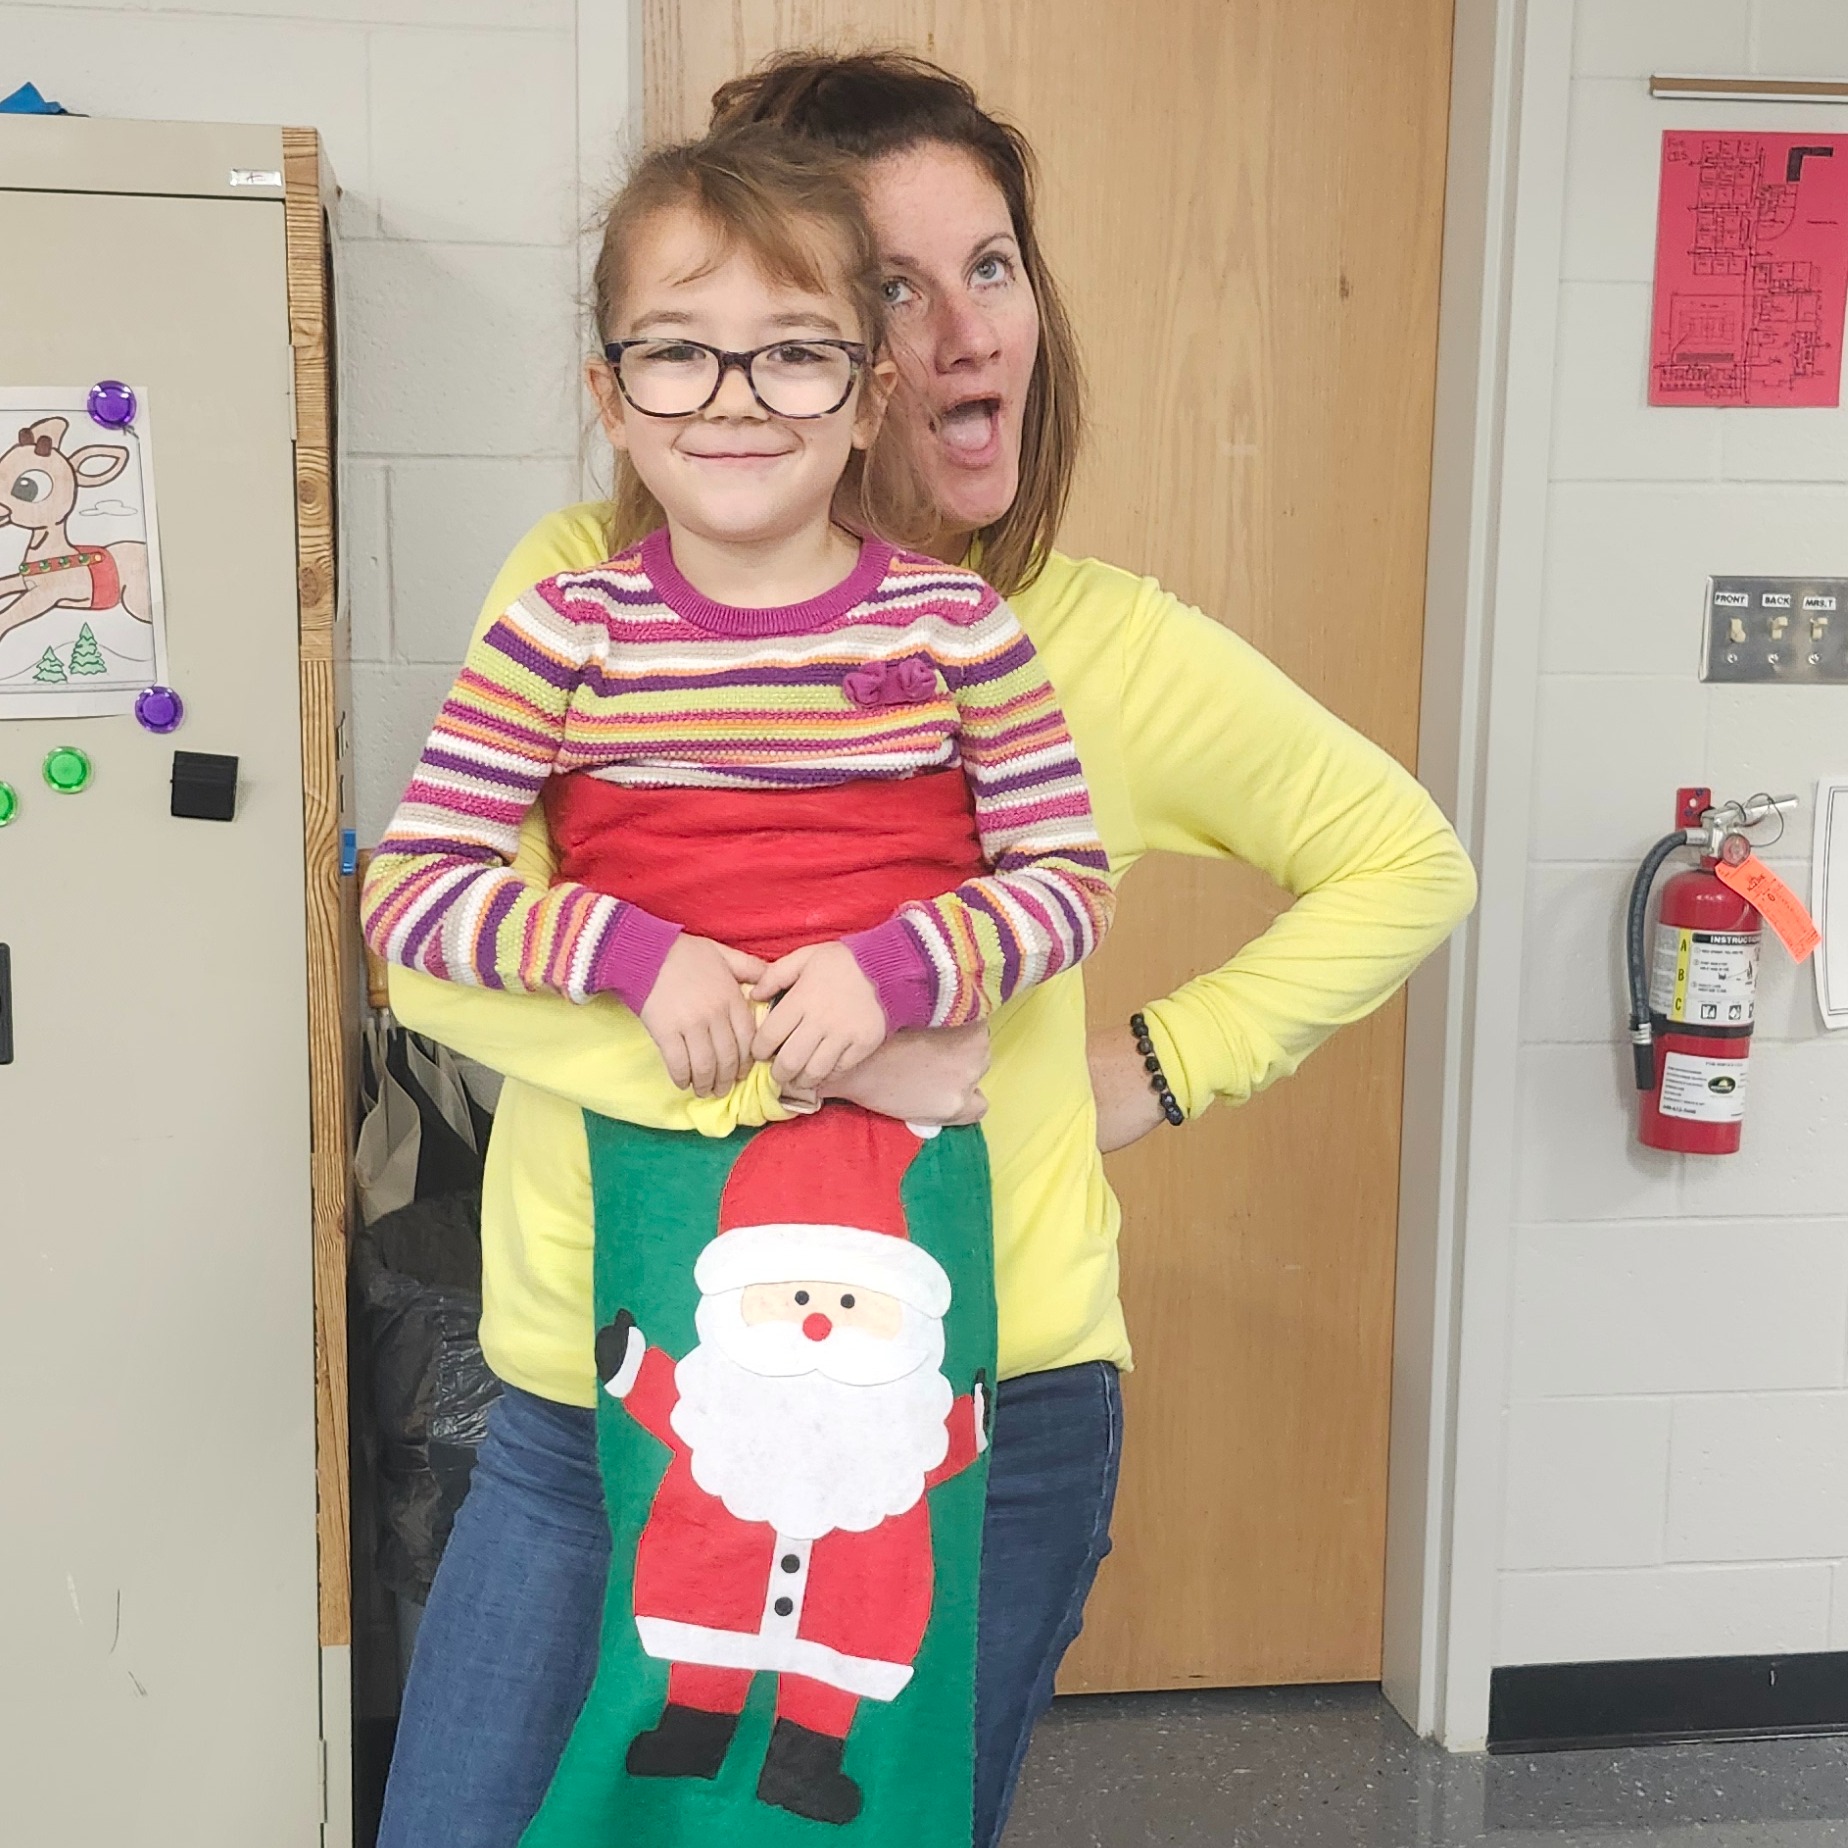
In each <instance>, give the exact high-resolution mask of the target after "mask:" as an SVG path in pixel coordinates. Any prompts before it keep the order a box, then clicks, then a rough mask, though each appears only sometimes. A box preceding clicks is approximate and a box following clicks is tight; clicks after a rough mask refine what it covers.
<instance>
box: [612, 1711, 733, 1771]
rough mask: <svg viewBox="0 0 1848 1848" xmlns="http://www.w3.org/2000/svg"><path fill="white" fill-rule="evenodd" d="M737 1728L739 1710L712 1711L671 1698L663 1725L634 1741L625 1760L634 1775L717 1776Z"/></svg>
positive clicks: (663, 1717)
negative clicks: (677, 1704) (679, 1705)
mask: <svg viewBox="0 0 1848 1848" xmlns="http://www.w3.org/2000/svg"><path fill="white" fill-rule="evenodd" d="M737 1730H738V1716H737V1714H735V1713H708V1712H706V1711H705V1709H704V1708H701V1707H677V1706H675V1705H674V1704H673V1703H672V1702H671V1701H670V1702H669V1703H668V1706H667V1708H666V1710H665V1711H664V1712H663V1713H662V1715H661V1723H660V1725H658V1726H656V1727H653V1728H651V1729H650V1730H649V1731H647V1732H645V1733H637V1734H636V1735H635V1737H634V1739H632V1740H631V1741H630V1743H629V1755H628V1757H627V1758H626V1759H625V1760H624V1761H623V1762H624V1763H625V1764H626V1765H627V1766H628V1767H629V1775H630V1776H631V1777H717V1776H718V1775H719V1767H720V1766H721V1765H722V1764H724V1762H725V1754H726V1752H727V1751H729V1750H730V1749H731V1742H732V1734H733V1733H735V1732H736V1731H737Z"/></svg>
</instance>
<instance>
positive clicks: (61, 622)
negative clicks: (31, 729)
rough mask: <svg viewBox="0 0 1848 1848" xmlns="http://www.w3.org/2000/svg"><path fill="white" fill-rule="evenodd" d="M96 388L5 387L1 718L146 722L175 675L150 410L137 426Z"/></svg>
mask: <svg viewBox="0 0 1848 1848" xmlns="http://www.w3.org/2000/svg"><path fill="white" fill-rule="evenodd" d="M89 393H90V388H89V387H88V386H17V385H13V386H0V718H6V719H38V718H44V719H51V718H58V719H67V718H96V717H99V716H102V715H104V714H108V713H115V712H132V711H133V710H134V705H135V695H136V694H137V693H139V692H140V691H141V689H142V688H143V687H147V686H152V685H155V684H157V683H160V682H164V681H165V680H166V678H167V634H166V621H165V615H164V612H163V610H162V606H161V581H160V543H159V534H158V526H157V522H156V520H155V515H154V467H153V457H152V452H151V449H150V444H149V436H148V399H147V393H146V392H145V391H139V390H138V391H137V392H136V393H135V414H134V421H133V423H132V425H130V426H129V427H127V428H114V427H111V426H108V425H103V424H99V423H97V422H96V421H95V420H94V419H93V418H92V417H91V415H90V412H89V408H88V404H89Z"/></svg>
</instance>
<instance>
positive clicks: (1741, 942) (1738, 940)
mask: <svg viewBox="0 0 1848 1848" xmlns="http://www.w3.org/2000/svg"><path fill="white" fill-rule="evenodd" d="M1757 990H1758V936H1757V934H1756V932H1750V931H1720V930H1683V929H1680V928H1679V927H1677V926H1676V925H1673V924H1658V925H1657V926H1656V941H1655V961H1654V963H1653V965H1652V966H1651V968H1650V972H1649V1005H1650V1007H1652V1008H1653V1009H1654V1010H1655V1011H1656V1013H1658V1014H1662V1015H1665V1016H1666V1017H1667V1018H1668V1019H1669V1020H1672V1021H1675V1022H1677V1023H1692V1024H1693V1025H1695V1026H1700V1027H1749V1026H1750V1025H1751V1024H1752V1007H1753V1001H1754V999H1755V997H1756V995H1757Z"/></svg>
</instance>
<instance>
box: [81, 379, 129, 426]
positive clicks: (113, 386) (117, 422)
mask: <svg viewBox="0 0 1848 1848" xmlns="http://www.w3.org/2000/svg"><path fill="white" fill-rule="evenodd" d="M88 403H89V407H90V416H91V418H92V420H93V421H95V422H96V423H99V424H101V425H102V426H103V428H104V429H105V430H126V429H127V428H128V426H129V425H130V424H132V423H133V422H134V421H135V394H134V392H133V391H132V390H131V389H130V388H129V387H128V386H126V385H124V384H123V383H122V381H121V380H120V379H99V380H98V381H97V382H96V383H95V384H94V385H92V386H91V387H90V396H89V400H88Z"/></svg>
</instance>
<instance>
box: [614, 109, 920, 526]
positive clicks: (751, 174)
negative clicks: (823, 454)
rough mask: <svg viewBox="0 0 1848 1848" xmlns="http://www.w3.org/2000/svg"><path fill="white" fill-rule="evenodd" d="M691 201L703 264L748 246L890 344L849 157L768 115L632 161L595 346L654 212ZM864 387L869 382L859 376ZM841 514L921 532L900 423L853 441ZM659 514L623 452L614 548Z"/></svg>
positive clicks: (765, 263) (874, 341)
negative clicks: (704, 237)
mask: <svg viewBox="0 0 1848 1848" xmlns="http://www.w3.org/2000/svg"><path fill="white" fill-rule="evenodd" d="M673 210H686V211H691V212H692V213H694V215H695V216H696V217H697V218H698V219H699V220H700V221H701V223H702V224H703V225H704V226H705V227H706V228H707V229H708V230H709V231H710V233H711V235H712V240H713V245H712V251H711V255H710V258H709V264H711V263H717V262H720V261H722V260H723V259H724V258H725V257H726V256H728V255H730V253H731V252H732V251H734V250H743V251H744V252H745V253H746V254H747V255H749V256H750V257H751V259H752V260H753V261H754V262H755V263H756V264H757V265H758V266H759V268H761V269H762V270H763V271H764V273H765V274H766V275H768V276H771V277H773V278H775V279H776V280H777V281H779V282H785V283H788V284H789V285H790V286H791V287H793V288H798V289H805V290H807V291H809V292H811V293H813V294H816V295H825V294H831V293H836V292H838V293H839V294H841V295H843V296H844V297H845V298H846V300H847V302H848V303H849V305H850V306H851V307H852V309H853V312H854V317H855V319H856V320H857V321H858V323H859V327H860V338H861V339H862V341H863V342H864V343H865V345H866V347H867V348H868V350H869V352H870V353H872V354H873V355H875V356H877V355H879V354H880V352H881V350H882V349H883V347H884V345H885V338H886V301H885V294H884V291H883V289H882V287H881V282H882V277H881V272H880V264H879V248H878V246H877V244H876V243H875V242H874V241H873V233H872V227H871V226H870V225H869V224H868V223H867V220H866V208H865V206H864V204H863V202H862V200H861V197H860V192H859V188H858V186H857V185H856V183H855V174H854V170H853V168H852V166H851V165H850V163H849V160H848V158H847V157H846V156H844V155H842V154H841V153H839V152H837V151H835V150H833V149H830V148H829V147H828V146H827V145H826V144H825V143H822V142H817V141H815V140H813V139H812V138H809V137H805V136H797V135H793V134H790V133H788V132H786V131H784V130H782V129H779V128H777V127H775V126H774V125H770V124H764V123H735V124H728V125H723V126H720V127H718V128H715V129H714V130H713V131H712V132H711V133H710V134H708V135H707V136H706V137H705V138H704V139H703V140H700V141H686V142H681V143H678V144H676V145H674V146H672V147H662V148H656V149H654V150H652V151H651V152H649V153H647V154H645V155H643V156H642V158H641V159H640V160H639V161H638V162H637V163H636V165H635V167H634V169H633V171H632V172H631V173H630V175H629V177H628V180H627V181H626V182H625V183H624V185H623V187H622V190H621V191H620V192H618V193H617V195H616V197H615V198H614V199H612V200H611V201H610V204H609V207H608V209H607V211H606V212H605V214H604V219H603V237H602V243H601V246H600V248H599V249H598V251H597V262H596V267H595V269H594V270H593V271H592V279H591V290H592V312H593V314H594V315H595V319H596V328H597V339H598V343H599V344H601V343H602V342H603V341H604V340H607V339H609V338H611V337H612V336H613V335H614V334H615V332H616V320H617V316H618V315H619V313H620V312H621V308H622V302H623V297H624V295H625V293H626V291H627V288H628V284H629V274H628V265H629V260H630V257H631V254H632V252H633V251H634V248H635V245H636V242H637V240H638V238H639V237H640V236H641V234H642V232H643V230H644V228H645V227H646V226H647V224H648V223H649V221H650V220H652V219H653V218H655V217H656V216H657V215H659V214H660V213H662V212H666V211H673ZM862 389H863V390H864V389H868V386H867V385H866V384H865V383H864V382H863V384H862ZM835 506H836V511H837V513H838V514H839V515H840V517H842V518H844V519H846V520H847V521H848V522H850V523H851V524H853V525H855V526H859V527H862V528H863V529H865V530H866V531H869V532H874V533H877V534H878V535H879V536H880V537H881V538H884V539H891V540H895V541H897V542H899V543H901V544H904V543H912V542H915V541H917V540H919V539H921V538H923V537H925V536H926V535H927V534H928V532H929V530H930V526H931V514H930V509H929V507H928V504H927V500H926V496H925V492H924V488H923V485H922V483H921V482H920V480H919V479H918V476H917V473H916V470H915V469H914V468H913V467H912V465H911V462H910V459H909V456H908V455H907V454H906V453H905V451H904V444H903V439H902V437H901V436H900V435H899V434H898V433H897V430H896V426H893V427H892V429H891V432H890V433H889V434H888V431H887V430H886V429H885V428H883V427H882V429H881V430H880V432H879V434H878V435H876V436H875V437H874V439H873V442H872V444H871V446H870V447H869V448H867V449H865V450H856V451H855V452H854V454H853V457H852V459H851V460H850V461H849V462H848V465H847V472H846V473H845V474H844V475H843V476H842V477H841V486H840V490H839V492H838V494H837V496H836V502H835ZM665 518H666V515H665V513H664V512H663V510H662V507H661V503H660V502H659V501H657V500H656V499H655V497H654V495H653V494H651V493H650V492H649V490H648V488H647V486H646V485H645V484H644V483H643V481H642V478H641V476H640V475H638V474H637V473H636V471H635V466H634V464H633V463H632V462H630V460H629V458H628V456H627V455H626V454H621V453H619V454H618V456H617V463H616V483H615V491H614V493H613V494H612V496H611V506H610V530H609V542H610V548H611V550H612V551H620V550H622V548H623V547H624V546H627V545H631V544H633V543H634V542H635V541H636V540H637V539H639V538H641V537H642V535H643V534H644V533H648V532H652V531H653V530H654V529H655V528H656V527H657V526H659V525H660V524H661V523H662V521H663V520H664V519H665Z"/></svg>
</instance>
